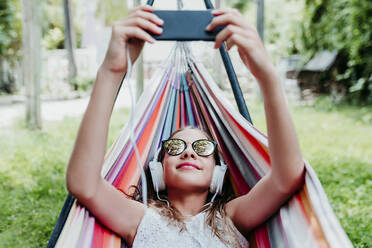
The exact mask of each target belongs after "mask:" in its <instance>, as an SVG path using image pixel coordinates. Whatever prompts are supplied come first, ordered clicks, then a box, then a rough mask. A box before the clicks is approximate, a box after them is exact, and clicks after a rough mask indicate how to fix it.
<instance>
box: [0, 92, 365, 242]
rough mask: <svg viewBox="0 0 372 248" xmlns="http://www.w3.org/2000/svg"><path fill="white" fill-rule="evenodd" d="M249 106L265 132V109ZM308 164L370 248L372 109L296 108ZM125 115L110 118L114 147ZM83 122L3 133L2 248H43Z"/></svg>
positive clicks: (352, 233) (352, 232)
mask: <svg viewBox="0 0 372 248" xmlns="http://www.w3.org/2000/svg"><path fill="white" fill-rule="evenodd" d="M249 107H250V111H251V115H252V119H253V121H254V124H255V125H256V126H257V127H259V128H260V129H261V130H264V131H265V121H264V114H263V109H262V104H258V103H257V102H255V103H253V104H252V106H249ZM291 112H292V114H293V119H294V121H295V124H296V127H297V132H298V136H299V139H300V142H301V147H302V151H303V154H304V157H305V158H306V159H307V160H308V161H309V162H310V164H311V165H312V166H313V168H314V169H315V171H316V172H317V174H318V176H319V179H320V181H321V182H322V184H323V187H324V189H325V191H326V193H327V195H328V197H329V200H330V203H331V205H332V207H333V209H334V211H335V213H336V215H337V216H338V218H339V220H340V222H341V224H342V226H343V227H344V228H345V231H346V232H347V234H348V236H349V237H350V239H351V241H352V242H353V244H354V246H355V247H360V248H361V247H370V245H371V244H372V236H371V233H372V197H371V195H372V149H371V148H370V147H371V145H372V107H354V106H346V105H340V106H333V105H332V104H330V103H329V100H328V99H327V98H320V99H319V100H318V101H317V102H316V104H315V105H314V106H302V107H301V106H296V107H291ZM127 119H128V111H127V110H124V109H121V110H119V111H116V112H115V113H114V115H113V117H112V122H111V128H110V134H109V144H110V143H112V142H113V141H114V139H115V137H116V136H117V135H118V132H119V130H120V128H121V126H122V124H123V123H125V122H126V121H127ZM79 123H80V118H66V119H64V120H63V121H53V122H52V121H51V122H45V123H44V128H43V131H29V130H27V129H25V128H24V127H23V125H22V122H21V121H18V122H16V123H15V125H14V126H13V127H12V128H6V129H2V130H1V131H0V158H1V159H0V219H1V221H0V247H45V246H46V244H47V242H48V239H49V236H50V234H51V232H52V230H53V227H54V224H55V222H56V220H57V218H58V214H59V211H60V209H61V207H62V205H63V202H64V199H65V197H66V194H67V192H66V188H65V181H64V180H65V178H64V176H65V170H66V165H67V163H68V159H69V156H70V153H71V150H72V147H73V143H74V140H75V136H76V133H77V129H78V127H79Z"/></svg>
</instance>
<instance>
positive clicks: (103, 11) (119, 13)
mask: <svg viewBox="0 0 372 248" xmlns="http://www.w3.org/2000/svg"><path fill="white" fill-rule="evenodd" d="M127 14H128V6H127V1H126V0H102V1H98V3H97V11H96V15H97V16H99V17H101V18H102V19H103V20H104V22H105V23H106V25H111V24H112V23H113V22H115V21H118V20H120V19H123V18H124V17H125V16H126V15H127Z"/></svg>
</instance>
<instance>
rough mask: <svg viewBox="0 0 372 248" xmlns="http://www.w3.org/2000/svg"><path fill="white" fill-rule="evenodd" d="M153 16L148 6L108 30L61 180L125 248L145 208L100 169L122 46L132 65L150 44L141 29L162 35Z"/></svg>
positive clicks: (123, 64)
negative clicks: (107, 40)
mask: <svg viewBox="0 0 372 248" xmlns="http://www.w3.org/2000/svg"><path fill="white" fill-rule="evenodd" d="M152 11H153V9H152V8H151V7H149V6H141V7H138V8H136V9H134V10H132V11H131V12H130V14H129V15H128V17H127V18H126V19H125V20H123V21H121V22H118V23H116V24H114V25H113V28H112V36H111V40H110V44H109V48H108V50H107V53H106V57H105V59H104V62H103V63H102V65H101V67H100V69H99V70H98V73H97V78H96V81H95V83H94V87H93V91H92V94H91V97H90V101H89V104H88V107H87V109H86V112H85V114H84V117H83V120H82V122H81V126H80V129H79V132H78V135H77V138H76V142H75V147H74V149H73V152H72V155H71V158H70V161H69V165H68V169H67V175H66V183H67V188H68V190H69V192H70V193H71V194H72V195H74V196H75V197H76V198H77V199H78V200H79V202H81V203H82V204H84V205H85V206H86V207H87V208H88V209H89V210H90V212H92V213H93V214H94V215H95V216H96V217H97V218H98V219H99V220H100V221H101V222H102V223H103V224H105V225H106V226H107V227H108V228H110V229H112V230H113V231H115V232H117V233H118V234H119V235H121V236H122V237H124V238H125V239H126V240H127V241H128V242H129V243H130V244H131V242H132V239H133V237H134V235H135V232H136V229H137V226H138V224H139V222H140V220H141V218H142V216H143V214H144V208H143V206H142V204H140V203H139V202H136V201H132V200H129V199H127V198H126V197H124V195H123V194H122V193H121V192H119V191H118V190H117V189H115V188H114V187H113V186H112V185H111V184H109V183H107V182H106V181H105V180H104V179H103V178H102V177H101V169H102V165H103V160H104V155H105V151H106V144H107V134H108V128H109V122H110V117H111V113H112V108H113V104H114V99H115V96H116V93H117V90H118V87H119V83H120V81H121V79H122V77H123V76H124V75H125V73H126V70H127V60H126V46H129V49H130V55H131V60H132V62H134V61H135V60H136V59H137V57H138V55H139V53H140V52H141V50H142V48H143V45H144V41H147V42H150V43H153V42H154V39H153V38H152V37H151V36H150V35H149V34H148V33H147V32H145V31H144V30H149V31H151V32H153V33H160V32H161V29H160V28H159V27H158V25H162V21H161V20H160V19H159V18H157V17H156V16H155V15H154V14H152V13H151V12H152Z"/></svg>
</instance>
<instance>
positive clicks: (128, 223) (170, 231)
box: [66, 6, 304, 247]
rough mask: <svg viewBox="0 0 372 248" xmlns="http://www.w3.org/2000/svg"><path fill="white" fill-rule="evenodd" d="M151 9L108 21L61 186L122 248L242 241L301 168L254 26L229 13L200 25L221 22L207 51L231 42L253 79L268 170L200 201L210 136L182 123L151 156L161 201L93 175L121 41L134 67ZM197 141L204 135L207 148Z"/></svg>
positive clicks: (209, 162)
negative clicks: (135, 195) (235, 191)
mask: <svg viewBox="0 0 372 248" xmlns="http://www.w3.org/2000/svg"><path fill="white" fill-rule="evenodd" d="M152 11H153V8H152V7H150V6H141V7H138V8H136V9H133V10H132V11H131V12H130V13H129V15H128V17H127V18H126V19H125V20H123V21H121V22H118V23H116V24H114V25H113V28H112V37H111V41H110V44H109V47H108V50H107V54H106V57H105V59H104V61H103V63H102V65H101V67H100V69H99V70H98V73H97V78H96V81H95V84H94V88H93V91H92V94H91V98H90V102H89V104H88V107H87V110H86V112H85V115H84V117H83V120H82V123H81V126H80V129H79V132H78V136H77V139H76V143H75V147H74V150H73V152H72V155H71V159H70V162H69V165H68V169H67V176H66V181H67V188H68V190H69V191H70V193H71V194H72V195H74V196H75V197H76V198H77V199H78V200H79V202H81V203H82V204H84V205H85V206H86V207H87V208H88V209H89V211H90V212H91V213H92V214H94V215H95V217H96V218H98V219H99V220H100V221H101V222H102V223H103V224H104V225H106V226H107V227H108V228H110V229H111V230H113V231H114V232H116V233H117V234H119V235H120V236H121V237H123V238H124V239H125V240H126V242H127V243H128V245H129V246H133V247H145V246H146V247H173V246H176V245H177V246H178V247H226V246H227V247H247V246H248V243H247V241H246V240H245V238H244V237H243V235H245V234H247V233H248V232H249V231H250V230H251V229H253V228H254V227H256V226H257V225H259V224H260V223H262V222H264V221H265V220H266V219H267V218H269V217H270V216H271V215H272V214H273V213H274V212H275V211H277V210H278V208H279V207H280V206H281V205H282V204H283V203H284V202H285V201H286V200H287V199H288V198H289V197H290V196H291V195H292V194H293V193H294V192H295V191H296V190H297V189H298V188H299V187H301V186H302V184H303V174H304V164H303V160H302V155H301V151H300V147H299V143H298V140H297V137H296V133H295V128H294V124H293V122H292V120H291V117H290V114H289V110H288V107H287V105H286V102H285V99H284V96H283V93H282V90H281V88H280V82H279V77H278V75H277V73H276V72H275V68H274V66H273V64H272V63H271V61H270V59H269V56H268V54H267V52H266V50H265V48H264V46H263V44H262V43H261V41H260V38H259V36H258V34H257V32H256V30H255V29H254V28H252V26H251V25H250V24H249V23H248V22H247V21H246V20H245V19H244V18H243V17H242V15H241V14H240V13H239V12H238V11H236V10H214V11H213V12H212V13H213V15H214V16H215V17H214V18H213V20H212V22H211V23H210V25H209V26H208V27H207V31H211V30H213V29H214V28H216V27H217V26H221V25H226V27H225V28H224V29H223V30H222V31H221V32H220V33H219V34H218V35H217V37H216V41H215V48H219V47H220V46H221V44H222V43H223V42H226V46H227V49H230V48H231V47H232V46H237V48H238V51H239V55H240V57H241V59H242V61H243V62H244V64H245V65H246V66H247V67H248V68H249V70H250V71H251V72H252V73H253V75H254V76H255V77H256V79H257V81H258V83H259V86H260V89H261V92H262V96H263V99H264V105H265V113H266V121H267V129H268V140H269V153H270V159H271V164H272V170H271V171H270V172H269V173H268V174H267V175H266V176H265V177H264V178H262V179H261V180H260V181H259V182H258V183H257V184H256V185H255V186H254V187H253V188H252V190H251V191H250V192H249V193H247V194H246V195H243V196H240V197H237V198H235V199H232V200H229V199H225V200H216V201H214V202H213V203H212V204H209V205H208V204H207V203H208V201H209V200H210V194H209V185H210V184H211V180H212V174H213V169H214V166H215V164H216V162H217V161H216V159H215V156H214V155H216V149H215V145H212V144H215V142H213V141H210V140H211V138H210V137H209V135H208V134H206V133H204V132H202V131H201V130H199V129H195V128H185V129H183V130H178V131H176V132H175V133H174V134H172V136H171V140H168V141H166V142H165V143H163V149H162V153H161V159H160V160H161V162H162V166H163V171H164V181H165V186H166V190H165V193H166V195H165V196H166V198H167V201H168V202H169V207H168V205H167V204H166V203H162V202H160V201H152V203H151V202H150V205H149V208H147V210H146V211H145V207H144V206H143V204H142V203H140V202H139V201H135V200H133V199H130V198H128V197H126V196H124V195H123V194H122V193H121V192H120V191H118V190H117V189H116V188H114V187H113V186H112V185H110V184H109V183H107V182H106V181H105V180H104V179H103V178H102V177H101V175H100V172H101V166H102V164H103V159H104V154H105V149H106V142H107V133H108V127H109V120H110V115H111V111H112V106H113V103H114V99H115V95H116V92H117V89H118V86H119V83H120V81H121V79H122V77H123V76H124V74H125V73H126V70H127V61H126V49H125V48H126V46H128V47H129V50H130V56H131V61H132V62H133V63H134V62H135V60H136V59H137V57H138V55H139V53H140V52H141V49H142V48H143V45H144V42H149V43H154V42H155V40H154V39H153V38H152V37H151V36H150V35H149V34H148V32H152V33H155V34H160V33H161V32H162V29H161V26H162V24H163V21H162V20H160V19H159V18H158V17H157V16H156V15H154V14H153V13H152ZM146 31H148V32H146ZM175 139H177V141H178V142H174V141H175ZM198 140H204V143H203V142H202V143H203V144H204V145H205V144H207V146H206V147H207V148H208V149H206V147H203V145H201V143H200V142H197V141H198ZM180 144H181V145H180ZM200 146H202V147H201V148H200ZM212 146H213V147H212ZM149 186H151V183H149ZM225 196H226V194H225ZM154 199H155V198H154ZM220 199H222V198H220ZM218 203H219V204H218ZM257 206H259V207H257ZM242 234H243V235H242ZM164 235H165V236H164ZM146 242H147V243H146ZM145 244H146V245H145Z"/></svg>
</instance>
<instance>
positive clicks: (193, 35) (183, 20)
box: [151, 10, 224, 41]
mask: <svg viewBox="0 0 372 248" xmlns="http://www.w3.org/2000/svg"><path fill="white" fill-rule="evenodd" d="M153 13H154V14H155V15H157V16H158V17H159V18H160V19H162V20H163V21H164V24H163V27H162V28H163V33H162V34H160V35H155V34H152V33H151V35H152V37H154V38H155V39H156V40H177V41H193V40H203V41H214V40H215V38H216V35H217V34H218V32H220V31H221V30H222V29H223V28H224V26H220V27H217V28H215V29H214V30H213V32H207V31H206V30H205V28H206V27H207V26H208V24H209V23H210V22H211V21H212V19H213V17H214V16H213V15H212V13H211V10H155V11H154V12H153Z"/></svg>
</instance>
